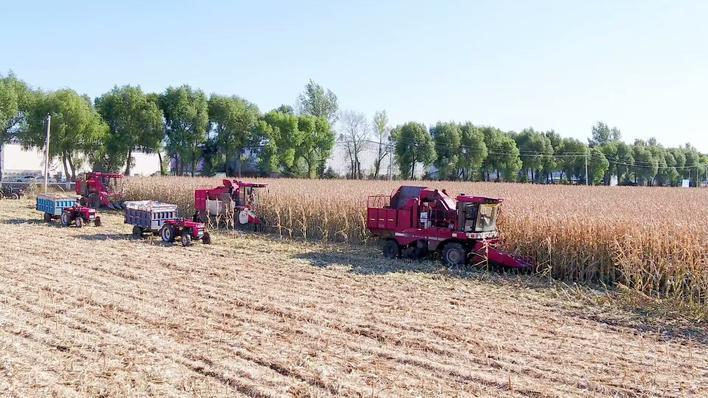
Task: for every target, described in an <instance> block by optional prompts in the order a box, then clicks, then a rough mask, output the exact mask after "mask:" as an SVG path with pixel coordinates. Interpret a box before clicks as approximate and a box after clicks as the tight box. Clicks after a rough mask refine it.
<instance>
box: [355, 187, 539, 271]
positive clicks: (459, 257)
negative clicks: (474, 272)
mask: <svg viewBox="0 0 708 398" xmlns="http://www.w3.org/2000/svg"><path fill="white" fill-rule="evenodd" d="M501 202H502V200H501V199H496V198H487V197H481V196H468V195H465V194H460V195H458V196H457V197H456V198H454V199H453V198H451V197H450V196H448V195H447V193H446V192H445V190H443V191H438V190H437V189H430V188H426V187H416V186H402V187H400V188H398V190H397V191H396V192H395V193H394V194H393V195H391V196H387V195H376V196H370V197H369V201H368V208H367V227H368V229H369V231H371V233H372V234H373V235H375V236H378V237H380V238H382V239H385V242H384V246H383V254H384V256H386V257H389V258H397V257H400V256H401V255H404V256H406V257H411V258H415V257H423V256H425V255H427V254H428V252H435V251H438V252H440V253H441V254H442V259H443V262H444V263H445V264H448V265H463V264H466V263H468V262H472V263H481V262H484V261H488V262H490V263H494V264H498V265H501V266H504V267H508V268H519V269H528V268H531V264H530V263H529V262H527V261H525V260H522V259H519V258H516V257H514V256H511V255H509V254H507V253H504V252H502V251H500V250H499V249H497V244H498V239H499V232H497V224H496V222H497V215H498V212H499V205H500V203H501Z"/></svg>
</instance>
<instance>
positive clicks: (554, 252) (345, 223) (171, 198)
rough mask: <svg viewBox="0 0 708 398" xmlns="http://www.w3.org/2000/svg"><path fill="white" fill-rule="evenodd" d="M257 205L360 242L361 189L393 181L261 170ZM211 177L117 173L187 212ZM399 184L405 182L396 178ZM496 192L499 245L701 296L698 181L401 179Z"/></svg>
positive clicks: (663, 293) (594, 276)
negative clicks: (673, 184)
mask: <svg viewBox="0 0 708 398" xmlns="http://www.w3.org/2000/svg"><path fill="white" fill-rule="evenodd" d="M260 181H261V182H265V183H268V184H269V186H268V188H265V189H263V190H261V194H260V200H259V209H258V211H259V214H261V215H262V217H263V218H264V219H265V222H266V226H267V229H268V230H269V231H270V232H272V233H275V234H277V235H279V236H281V237H284V238H305V239H312V240H321V241H328V242H348V243H353V244H365V243H367V242H368V241H369V236H368V233H367V230H366V199H367V197H368V195H374V194H381V193H390V192H392V191H393V190H395V189H397V188H398V186H400V185H401V182H399V181H391V182H389V181H345V180H297V179H266V180H260ZM220 183H221V180H220V179H218V178H211V179H209V178H189V177H161V178H156V177H146V178H130V179H128V181H127V182H126V194H127V199H128V200H141V199H154V200H160V201H164V202H169V203H175V204H177V205H178V206H179V208H180V211H181V212H182V214H185V215H191V214H192V213H193V212H194V188H197V187H205V186H206V187H208V186H217V185H220ZM404 184H405V183H404ZM408 184H411V185H428V186H432V187H438V188H446V189H447V191H448V192H450V194H453V193H455V192H464V193H467V194H473V195H484V196H493V197H501V198H503V199H504V203H503V205H502V212H501V216H500V219H499V229H500V231H501V233H502V237H503V240H504V246H505V247H506V249H507V250H510V251H512V252H515V253H516V254H518V255H522V256H525V257H528V258H530V259H532V260H533V261H534V263H535V265H536V269H537V271H539V272H544V273H547V274H548V275H551V276H553V277H554V278H558V279H562V280H571V281H579V282H593V283H606V284H614V283H618V282H619V283H622V284H623V285H625V286H627V287H629V288H631V289H634V290H636V291H639V292H642V293H645V294H647V295H651V296H654V297H660V298H666V297H669V298H681V299H682V300H684V301H686V302H689V303H693V304H701V303H706V302H708V300H707V297H708V191H706V190H703V189H679V188H642V187H585V186H547V185H522V184H498V183H462V182H433V181H424V182H420V181H418V182H408Z"/></svg>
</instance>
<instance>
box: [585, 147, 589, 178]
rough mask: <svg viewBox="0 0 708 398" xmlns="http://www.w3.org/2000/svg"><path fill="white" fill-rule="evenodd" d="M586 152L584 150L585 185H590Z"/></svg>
mask: <svg viewBox="0 0 708 398" xmlns="http://www.w3.org/2000/svg"><path fill="white" fill-rule="evenodd" d="M588 155H590V154H589V153H588V152H585V185H590V176H588Z"/></svg>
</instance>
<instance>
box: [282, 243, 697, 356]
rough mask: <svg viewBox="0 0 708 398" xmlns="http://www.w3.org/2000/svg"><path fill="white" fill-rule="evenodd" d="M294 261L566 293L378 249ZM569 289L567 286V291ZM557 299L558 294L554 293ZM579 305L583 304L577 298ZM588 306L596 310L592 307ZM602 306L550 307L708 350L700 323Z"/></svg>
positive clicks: (534, 279) (514, 276) (557, 284)
mask: <svg viewBox="0 0 708 398" xmlns="http://www.w3.org/2000/svg"><path fill="white" fill-rule="evenodd" d="M291 257H292V258H293V259H297V260H302V261H305V262H307V263H309V264H310V265H311V266H313V267H318V268H323V269H326V268H331V267H332V268H334V267H344V268H346V269H348V271H349V272H351V273H354V274H358V275H386V274H391V273H399V272H403V273H421V274H430V275H441V276H444V277H446V278H456V279H466V280H475V281H479V282H483V283H486V284H490V285H495V286H505V287H509V286H512V287H514V288H521V289H524V290H535V291H539V292H551V291H552V290H553V289H556V290H557V289H567V285H565V284H563V283H562V282H561V281H556V280H549V279H548V277H544V276H541V275H534V274H530V275H529V274H528V273H525V272H520V271H516V270H508V269H503V268H499V267H489V268H476V267H473V266H466V267H459V268H457V267H446V266H444V265H442V264H441V263H440V260H439V258H431V257H428V258H426V259H418V260H411V259H395V260H389V259H386V258H383V257H382V256H381V252H380V250H377V249H376V248H375V247H370V246H367V247H364V248H362V247H357V248H353V247H345V248H342V247H336V245H333V246H332V247H328V248H325V249H320V250H316V251H308V252H303V253H297V254H293V255H292V256H291ZM564 286H565V287H564ZM586 287H587V288H589V289H594V290H600V291H602V292H603V293H606V294H610V295H612V294H614V293H615V291H614V290H613V289H612V288H606V289H605V290H602V289H603V288H602V287H600V286H591V285H587V286H586ZM570 290H571V291H569V292H568V297H570V298H572V297H573V296H572V295H573V294H574V293H573V291H575V289H570ZM553 296H556V294H553ZM578 300H583V299H582V298H580V297H578ZM588 305H595V304H592V303H589V304H588ZM603 307H604V306H603V305H597V308H598V311H585V310H577V309H573V308H563V306H560V307H558V306H555V307H552V308H553V310H554V311H563V312H565V313H567V314H569V315H572V316H574V317H577V318H582V319H586V320H588V321H591V322H598V323H604V324H606V325H608V326H609V327H619V328H628V329H633V330H635V331H637V332H639V333H653V334H655V335H656V336H657V337H658V338H660V339H662V340H665V341H675V342H681V343H682V344H684V343H686V344H698V345H702V346H708V328H706V326H705V322H703V323H702V324H691V323H690V322H683V323H681V322H674V321H673V320H670V319H668V320H667V319H662V318H661V317H654V316H649V315H646V311H645V310H646V308H642V307H636V308H627V307H624V308H623V309H622V310H621V311H620V313H623V314H624V315H623V316H617V311H616V309H615V310H612V311H609V312H608V313H604V312H603V311H602V308H603Z"/></svg>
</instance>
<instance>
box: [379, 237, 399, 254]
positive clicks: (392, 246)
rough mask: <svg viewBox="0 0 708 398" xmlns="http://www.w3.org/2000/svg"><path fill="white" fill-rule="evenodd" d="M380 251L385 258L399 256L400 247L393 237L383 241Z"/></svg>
mask: <svg viewBox="0 0 708 398" xmlns="http://www.w3.org/2000/svg"><path fill="white" fill-rule="evenodd" d="M382 251H383V255H384V257H386V258H398V257H400V256H401V247H400V246H399V245H398V242H396V241H395V240H393V239H388V240H386V242H384V245H383V248H382Z"/></svg>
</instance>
